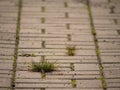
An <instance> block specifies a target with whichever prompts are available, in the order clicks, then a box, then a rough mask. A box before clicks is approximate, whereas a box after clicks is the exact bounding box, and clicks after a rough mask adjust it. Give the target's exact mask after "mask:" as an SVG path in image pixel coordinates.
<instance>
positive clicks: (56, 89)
mask: <svg viewBox="0 0 120 90" xmlns="http://www.w3.org/2000/svg"><path fill="white" fill-rule="evenodd" d="M61 89H62V90H96V88H95V89H94V88H92V89H91V88H89V89H88V88H87V89H84V88H82V89H81V88H55V89H54V88H46V90H61ZM97 90H103V89H97Z"/></svg>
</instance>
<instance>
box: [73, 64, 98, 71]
mask: <svg viewBox="0 0 120 90" xmlns="http://www.w3.org/2000/svg"><path fill="white" fill-rule="evenodd" d="M75 70H88V71H89V70H99V65H98V64H75Z"/></svg>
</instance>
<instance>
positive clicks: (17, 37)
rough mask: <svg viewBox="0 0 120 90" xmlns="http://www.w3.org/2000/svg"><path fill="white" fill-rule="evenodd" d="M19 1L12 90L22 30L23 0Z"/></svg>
mask: <svg viewBox="0 0 120 90" xmlns="http://www.w3.org/2000/svg"><path fill="white" fill-rule="evenodd" d="M18 3H19V5H18V18H17V27H16V40H15V50H14V62H13V73H12V78H11V90H14V89H15V77H16V67H17V57H18V45H19V32H20V20H21V10H22V0H19V1H18Z"/></svg>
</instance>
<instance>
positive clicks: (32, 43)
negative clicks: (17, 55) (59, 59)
mask: <svg viewBox="0 0 120 90" xmlns="http://www.w3.org/2000/svg"><path fill="white" fill-rule="evenodd" d="M19 48H26V49H28V48H41V42H35V41H20V42H19Z"/></svg>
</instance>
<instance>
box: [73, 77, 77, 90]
mask: <svg viewBox="0 0 120 90" xmlns="http://www.w3.org/2000/svg"><path fill="white" fill-rule="evenodd" d="M76 86H77V83H76V80H75V79H73V80H72V87H73V88H76Z"/></svg>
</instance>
